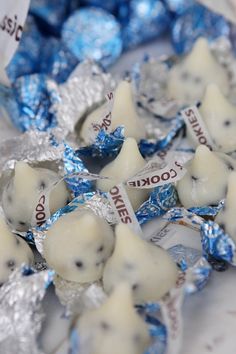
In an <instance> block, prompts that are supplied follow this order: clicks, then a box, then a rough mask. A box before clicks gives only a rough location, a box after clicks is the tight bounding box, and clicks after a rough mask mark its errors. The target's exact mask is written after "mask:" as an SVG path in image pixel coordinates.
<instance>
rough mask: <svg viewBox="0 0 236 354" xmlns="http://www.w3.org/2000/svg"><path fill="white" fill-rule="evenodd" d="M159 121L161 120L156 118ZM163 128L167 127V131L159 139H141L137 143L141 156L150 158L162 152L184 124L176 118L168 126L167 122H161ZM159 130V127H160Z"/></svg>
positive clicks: (179, 118)
mask: <svg viewBox="0 0 236 354" xmlns="http://www.w3.org/2000/svg"><path fill="white" fill-rule="evenodd" d="M156 119H161V118H156ZM162 123H163V126H164V125H165V126H169V127H170V128H169V131H168V132H167V134H166V135H165V136H164V137H163V138H161V139H156V140H155V139H142V140H140V143H139V150H140V152H141V154H142V155H143V156H152V155H153V154H155V153H156V152H158V151H161V150H164V149H166V148H167V147H168V145H169V144H170V143H171V142H172V140H173V139H174V138H175V137H176V136H177V135H178V133H180V131H181V129H182V128H183V126H184V122H183V120H182V118H181V117H179V116H177V117H176V118H174V119H173V120H172V122H171V124H170V122H169V121H168V120H165V121H162ZM160 128H161V125H160Z"/></svg>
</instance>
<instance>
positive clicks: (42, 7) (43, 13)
mask: <svg viewBox="0 0 236 354" xmlns="http://www.w3.org/2000/svg"><path fill="white" fill-rule="evenodd" d="M77 6H78V1H77V0H60V1H58V0H32V1H31V4H30V13H32V14H33V15H34V16H35V17H36V18H37V20H38V23H39V26H40V27H42V30H43V31H44V32H45V30H46V31H47V32H51V33H52V34H54V35H57V36H58V35H59V34H60V30H61V27H62V23H63V22H64V21H65V19H66V18H67V17H68V15H69V14H70V13H71V12H72V11H73V10H74V9H76V8H77Z"/></svg>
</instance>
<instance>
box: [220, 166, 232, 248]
mask: <svg viewBox="0 0 236 354" xmlns="http://www.w3.org/2000/svg"><path fill="white" fill-rule="evenodd" d="M235 210H236V172H232V173H230V175H229V178H228V188H227V195H226V200H225V205H224V207H223V208H222V209H221V210H220V211H219V213H218V214H217V216H216V218H215V222H217V223H218V224H219V225H220V226H221V227H222V228H223V229H224V230H225V232H226V233H227V234H228V235H229V236H230V237H232V239H233V240H234V241H235V242H236V217H235Z"/></svg>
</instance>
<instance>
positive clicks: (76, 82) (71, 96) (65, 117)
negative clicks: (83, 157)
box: [51, 61, 114, 132]
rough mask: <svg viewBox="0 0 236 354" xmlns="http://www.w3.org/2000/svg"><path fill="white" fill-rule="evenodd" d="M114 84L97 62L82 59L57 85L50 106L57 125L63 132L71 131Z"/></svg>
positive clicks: (100, 101) (101, 100)
mask: <svg viewBox="0 0 236 354" xmlns="http://www.w3.org/2000/svg"><path fill="white" fill-rule="evenodd" d="M113 86H114V81H113V80H112V79H111V75H110V74H106V73H104V72H103V71H102V70H101V69H100V68H99V66H98V65H97V64H95V63H94V62H91V61H84V62H83V63H81V64H79V65H78V66H77V67H76V68H75V70H74V71H73V72H72V74H71V75H70V76H69V78H68V80H67V81H66V82H65V83H64V84H62V85H59V86H58V96H59V97H58V100H57V101H55V102H54V104H53V106H52V107H51V109H52V111H53V112H54V114H55V115H56V117H57V122H58V125H59V126H60V127H61V128H62V129H63V130H64V131H65V132H73V131H74V129H75V125H76V124H77V123H78V121H79V120H80V119H81V118H82V117H83V115H84V114H85V113H86V112H88V111H89V110H91V109H92V108H93V107H95V106H96V105H98V104H100V103H102V102H103V100H104V97H105V94H106V93H107V92H108V91H109V90H110V89H111V88H112V87H113Z"/></svg>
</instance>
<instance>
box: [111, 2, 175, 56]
mask: <svg viewBox="0 0 236 354" xmlns="http://www.w3.org/2000/svg"><path fill="white" fill-rule="evenodd" d="M118 17H119V20H120V22H121V24H122V38H123V41H124V47H125V48H126V49H127V48H132V47H134V46H136V45H138V44H140V43H144V42H146V41H148V40H151V39H153V38H156V37H158V36H160V35H161V34H163V33H164V32H165V31H166V30H167V28H168V26H169V24H170V16H169V12H168V10H167V9H166V7H165V5H164V4H163V2H162V1H161V0H131V1H123V2H122V3H121V4H120V6H119V13H118Z"/></svg>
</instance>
